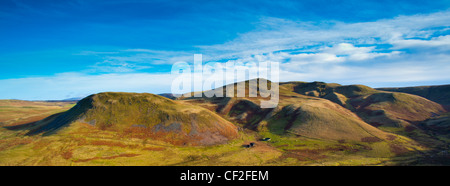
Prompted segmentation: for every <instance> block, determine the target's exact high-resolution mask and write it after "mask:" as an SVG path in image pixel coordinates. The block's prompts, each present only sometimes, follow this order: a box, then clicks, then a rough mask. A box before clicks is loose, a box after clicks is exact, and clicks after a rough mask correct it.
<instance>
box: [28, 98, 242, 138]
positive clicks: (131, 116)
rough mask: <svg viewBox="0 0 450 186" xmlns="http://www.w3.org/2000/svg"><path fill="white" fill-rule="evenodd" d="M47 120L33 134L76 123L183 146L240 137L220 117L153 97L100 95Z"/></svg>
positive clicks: (49, 131)
mask: <svg viewBox="0 0 450 186" xmlns="http://www.w3.org/2000/svg"><path fill="white" fill-rule="evenodd" d="M47 120H48V121H47V122H43V123H42V124H40V125H39V127H37V128H35V129H33V130H31V131H30V132H29V134H38V133H44V135H45V134H51V133H52V132H54V131H56V130H58V129H60V128H61V127H65V126H67V125H70V124H71V123H73V122H82V123H88V124H90V125H92V126H95V127H97V128H99V129H102V130H112V131H118V132H121V133H132V134H133V135H135V136H136V135H138V134H140V135H145V136H147V137H150V138H153V139H161V140H166V141H171V142H172V143H176V144H183V145H184V144H193V145H211V144H217V143H224V142H226V141H228V140H229V139H232V138H234V137H236V136H237V129H236V127H235V126H234V125H233V124H231V123H230V122H228V121H226V120H225V119H223V118H221V117H219V116H217V115H216V114H214V113H212V112H210V111H208V110H206V109H203V108H201V107H197V106H194V105H189V104H182V103H177V102H174V101H173V100H170V99H167V98H164V97H161V96H157V95H153V94H137V93H114V92H106V93H99V94H95V95H91V96H88V97H86V98H84V99H82V100H80V101H79V102H78V103H77V105H75V106H74V107H73V108H71V109H70V110H68V111H67V112H64V113H60V114H58V115H56V116H53V117H51V118H47Z"/></svg>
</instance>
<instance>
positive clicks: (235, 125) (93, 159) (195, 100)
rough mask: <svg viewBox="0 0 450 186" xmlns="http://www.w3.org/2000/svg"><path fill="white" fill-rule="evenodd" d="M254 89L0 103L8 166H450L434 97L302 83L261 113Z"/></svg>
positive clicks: (443, 121)
mask: <svg viewBox="0 0 450 186" xmlns="http://www.w3.org/2000/svg"><path fill="white" fill-rule="evenodd" d="M271 84H272V82H270V81H269V82H268V85H269V86H271ZM235 85H237V84H235ZM245 87H246V89H247V90H246V94H245V95H246V96H245V97H236V96H235V97H206V96H201V97H188V98H186V97H182V98H177V99H174V100H173V97H172V95H170V94H164V95H162V96H160V95H154V94H149V93H140V94H138V93H123V92H104V93H99V94H93V95H90V96H88V97H86V98H84V99H82V100H80V101H79V102H78V103H77V104H76V105H74V104H70V103H67V102H27V101H19V100H0V122H2V123H1V124H2V127H1V128H0V142H1V143H0V165H231V166H235V165H411V164H413V165H416V164H417V165H423V164H425V165H428V164H433V165H435V164H438V165H443V164H448V163H446V162H447V161H446V159H448V152H449V148H448V143H449V141H450V140H449V136H448V135H449V131H450V130H449V122H448V121H449V115H448V113H447V112H446V110H445V109H444V108H443V107H442V105H440V104H439V103H436V102H433V101H430V100H428V99H426V98H424V97H421V96H417V95H413V94H408V93H401V92H391V91H387V90H377V89H373V88H370V87H367V86H364V85H340V84H335V83H323V82H309V83H308V82H299V81H296V82H284V83H280V86H279V100H278V101H279V104H278V105H277V106H276V107H275V108H261V107H260V104H261V101H262V100H266V99H267V98H262V97H260V96H259V97H249V96H248V92H249V91H248V89H249V88H250V85H249V84H248V81H246V86H245ZM252 88H256V89H255V90H257V93H258V92H259V87H258V86H256V87H252ZM210 91H213V90H210ZM223 91H225V90H223ZM207 92H208V91H207ZM204 93H205V92H196V93H195V94H204ZM209 93H211V92H209ZM236 94H237V93H236V92H235V95H236ZM164 96H166V97H169V98H172V99H169V98H166V97H164ZM265 138H270V139H271V140H270V141H262V140H261V139H265ZM249 143H253V144H255V146H254V147H252V148H244V147H245V146H246V144H249ZM441 160H442V161H441Z"/></svg>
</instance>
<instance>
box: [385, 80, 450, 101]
mask: <svg viewBox="0 0 450 186" xmlns="http://www.w3.org/2000/svg"><path fill="white" fill-rule="evenodd" d="M377 90H385V91H392V92H404V93H408V94H414V95H418V96H422V97H424V98H427V99H429V100H431V101H434V102H436V103H439V104H442V105H446V106H450V85H438V86H418V87H402V88H377Z"/></svg>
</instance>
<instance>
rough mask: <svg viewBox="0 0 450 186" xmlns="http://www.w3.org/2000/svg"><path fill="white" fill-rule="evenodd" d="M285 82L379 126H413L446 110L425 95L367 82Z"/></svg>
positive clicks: (296, 90)
mask: <svg viewBox="0 0 450 186" xmlns="http://www.w3.org/2000/svg"><path fill="white" fill-rule="evenodd" d="M283 86H285V87H289V88H290V90H292V91H293V92H296V93H299V94H302V95H307V96H312V97H318V98H324V99H328V100H330V101H333V102H335V103H337V104H339V105H341V106H343V107H345V108H347V109H348V110H350V111H352V112H354V113H356V114H358V116H359V117H361V119H363V120H364V121H365V122H367V123H369V124H371V125H373V126H377V127H378V126H385V127H397V128H399V127H400V128H406V129H407V130H411V129H414V128H416V127H415V125H414V124H415V123H417V122H421V121H425V120H426V119H428V118H430V117H432V116H436V115H439V114H442V113H445V109H444V108H443V106H442V105H440V104H438V103H436V102H433V101H430V100H427V99H425V98H423V97H420V96H416V95H412V94H407V93H399V92H388V91H382V90H376V89H373V88H370V87H368V86H364V85H346V86H343V85H339V84H327V83H323V82H312V83H305V82H288V83H284V84H283Z"/></svg>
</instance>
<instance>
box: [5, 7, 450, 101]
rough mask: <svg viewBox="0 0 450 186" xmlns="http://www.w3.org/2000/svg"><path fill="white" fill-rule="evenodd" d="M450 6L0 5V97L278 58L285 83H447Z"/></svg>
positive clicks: (123, 85) (164, 83)
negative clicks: (185, 65)
mask: <svg viewBox="0 0 450 186" xmlns="http://www.w3.org/2000/svg"><path fill="white" fill-rule="evenodd" d="M449 8H450V1H439V0H436V1H413V0H408V1H402V0H396V1H380V0H377V1H363V0H356V1H351V0H349V1H333V0H331V1H330V0H327V1H325V0H322V1H321V0H307V1H288V0H281V1H264V0H258V1H249V0H248V1H230V0H226V1H218V0H217V1H181V0H180V1H175V0H165V1H144V0H91V1H88V0H74V1H61V0H58V1H56V0H54V1H51V0H40V1H34V0H2V1H0V25H1V26H0V87H1V88H0V99H27V100H45V99H65V98H71V97H81V96H86V95H89V94H92V93H97V92H102V91H132V92H151V93H163V92H170V84H171V77H172V76H170V70H171V65H172V64H173V63H174V62H177V61H186V62H193V55H194V54H202V55H203V61H204V62H208V61H219V62H227V61H230V60H231V61H240V62H244V63H245V62H250V61H261V60H272V61H279V62H281V65H280V68H281V70H282V72H281V75H280V80H281V81H293V80H297V81H325V82H336V83H341V84H365V85H369V86H372V87H391V86H416V85H436V84H449V82H450V73H448V72H450V9H449Z"/></svg>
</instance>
